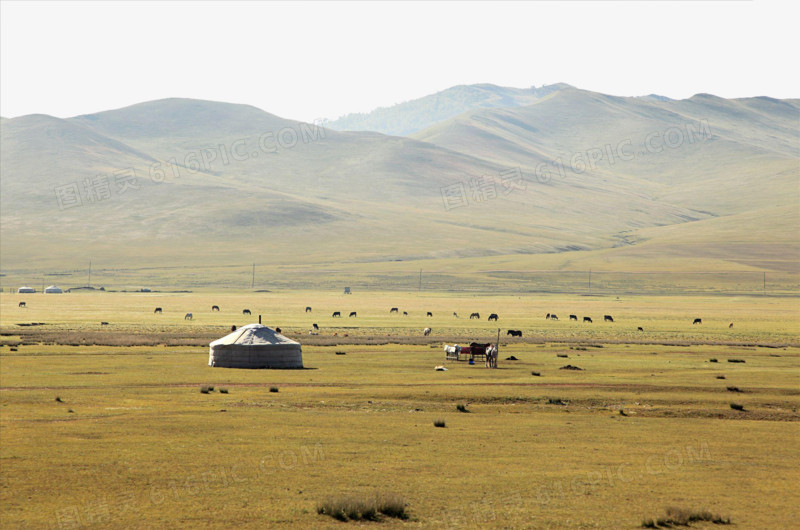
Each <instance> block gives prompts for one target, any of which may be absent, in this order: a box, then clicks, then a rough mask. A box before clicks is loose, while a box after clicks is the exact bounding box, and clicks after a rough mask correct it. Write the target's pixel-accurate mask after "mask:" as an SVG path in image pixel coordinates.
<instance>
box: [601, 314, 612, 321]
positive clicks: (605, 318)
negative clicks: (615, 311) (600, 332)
mask: <svg viewBox="0 0 800 530" xmlns="http://www.w3.org/2000/svg"><path fill="white" fill-rule="evenodd" d="M603 322H614V318H613V317H612V316H611V315H603Z"/></svg>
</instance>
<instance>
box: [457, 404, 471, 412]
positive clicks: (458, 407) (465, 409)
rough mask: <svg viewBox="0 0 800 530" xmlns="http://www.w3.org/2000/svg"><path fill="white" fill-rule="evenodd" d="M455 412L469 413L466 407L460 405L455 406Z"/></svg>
mask: <svg viewBox="0 0 800 530" xmlns="http://www.w3.org/2000/svg"><path fill="white" fill-rule="evenodd" d="M456 410H458V411H459V412H469V410H467V406H466V405H461V404H458V405H456Z"/></svg>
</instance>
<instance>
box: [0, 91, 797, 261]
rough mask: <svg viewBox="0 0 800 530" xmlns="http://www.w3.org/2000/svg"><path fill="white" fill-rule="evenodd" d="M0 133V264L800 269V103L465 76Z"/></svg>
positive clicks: (137, 108)
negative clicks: (364, 101)
mask: <svg viewBox="0 0 800 530" xmlns="http://www.w3.org/2000/svg"><path fill="white" fill-rule="evenodd" d="M0 129H1V130H2V144H1V146H2V149H1V151H2V153H1V154H2V157H1V158H0V173H1V175H2V177H1V178H0V225H1V226H0V230H1V231H2V234H1V235H2V238H0V246H1V247H2V252H1V253H0V267H2V269H3V271H7V270H25V269H26V268H37V269H58V268H64V267H71V266H73V264H75V263H81V262H83V261H84V260H85V258H86V256H93V257H94V258H95V259H97V260H105V262H107V263H109V264H115V263H116V264H125V265H132V264H137V265H141V266H145V265H147V266H150V265H156V264H157V265H164V264H168V265H174V264H197V263H209V264H220V263H231V262H237V263H238V262H252V261H259V263H264V264H268V265H271V266H274V267H276V270H277V268H279V267H292V266H295V265H298V264H303V265H314V264H320V265H321V264H326V265H331V264H338V265H341V266H349V265H347V264H359V263H367V264H369V263H385V262H390V261H395V260H405V261H409V260H449V259H452V258H471V259H473V260H482V261H480V266H481V267H486V266H491V264H492V263H504V265H506V266H510V265H513V266H514V267H520V268H536V267H539V266H542V264H544V263H546V264H547V266H549V267H558V268H565V269H570V268H576V267H589V266H591V265H592V264H593V263H598V262H602V263H606V264H609V265H608V266H612V265H613V266H615V267H629V268H637V269H646V268H650V269H659V268H661V267H664V266H670V267H676V266H681V267H686V268H692V267H699V268H703V267H714V268H717V269H731V268H732V269H735V270H754V271H755V270H791V271H797V269H798V261H800V260H798V257H800V241H798V236H797V233H798V231H797V228H798V226H799V225H800V223H799V221H800V219H798V204H800V200H799V199H800V197H799V196H798V192H799V191H800V186H799V185H798V184H800V101H799V100H796V99H791V100H776V99H771V98H768V97H758V98H747V99H736V100H727V99H723V98H719V97H715V96H711V95H706V94H698V95H696V96H694V97H692V98H689V99H686V100H670V99H668V98H663V97H659V96H646V97H641V98H623V97H614V96H608V95H604V94H599V93H594V92H589V91H584V90H580V89H577V88H573V87H570V86H567V85H553V86H549V87H542V88H539V89H512V88H502V87H495V86H492V85H474V86H460V87H453V88H452V89H449V90H446V91H444V92H441V93H439V94H434V95H431V96H427V97H425V98H421V99H419V100H415V101H410V102H407V103H403V104H401V105H397V106H395V107H391V108H389V109H378V110H376V111H374V112H373V113H369V114H365V115H349V116H346V117H344V118H341V119H340V120H336V121H335V122H331V123H328V124H326V126H325V127H320V126H319V125H318V124H317V125H314V124H306V123H302V122H297V121H293V120H288V119H284V118H280V117H278V116H275V115H272V114H269V113H267V112H264V111H262V110H259V109H257V108H255V107H251V106H247V105H234V104H228V103H218V102H211V101H198V100H189V99H166V100H159V101H151V102H147V103H141V104H138V105H133V106H131V107H126V108H123V109H117V110H111V111H105V112H99V113H97V114H89V115H84V116H76V117H74V118H69V119H59V118H54V117H51V116H45V115H29V116H22V117H19V118H13V119H3V120H2V122H0ZM337 129H353V130H337ZM388 133H392V134H388ZM487 260H488V261H487ZM464 263H466V262H464ZM475 263H477V262H475ZM353 266H355V265H353Z"/></svg>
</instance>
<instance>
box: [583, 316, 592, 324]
mask: <svg viewBox="0 0 800 530" xmlns="http://www.w3.org/2000/svg"><path fill="white" fill-rule="evenodd" d="M583 321H584V322H588V323H589V324H591V323H592V317H583Z"/></svg>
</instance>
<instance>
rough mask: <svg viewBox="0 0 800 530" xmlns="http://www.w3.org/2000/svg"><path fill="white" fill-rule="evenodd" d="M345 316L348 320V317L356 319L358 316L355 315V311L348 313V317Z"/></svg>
mask: <svg viewBox="0 0 800 530" xmlns="http://www.w3.org/2000/svg"><path fill="white" fill-rule="evenodd" d="M347 316H348V318H349V317H357V316H358V315H356V312H355V311H350V314H349V315H347Z"/></svg>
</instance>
